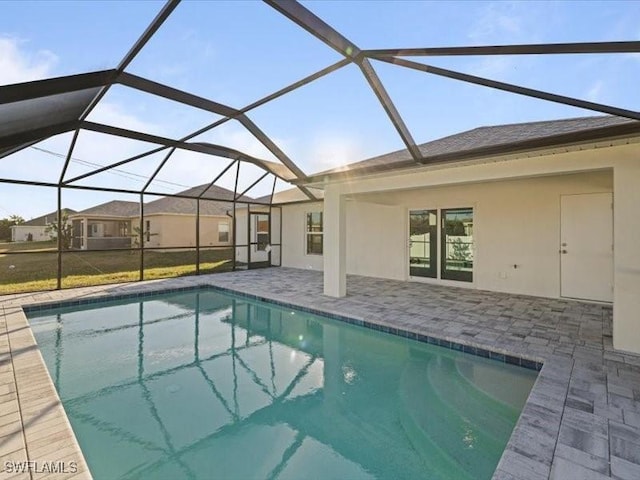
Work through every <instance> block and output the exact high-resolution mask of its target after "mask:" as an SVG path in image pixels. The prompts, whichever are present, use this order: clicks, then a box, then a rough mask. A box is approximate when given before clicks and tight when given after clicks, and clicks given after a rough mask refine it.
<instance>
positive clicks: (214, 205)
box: [70, 185, 250, 250]
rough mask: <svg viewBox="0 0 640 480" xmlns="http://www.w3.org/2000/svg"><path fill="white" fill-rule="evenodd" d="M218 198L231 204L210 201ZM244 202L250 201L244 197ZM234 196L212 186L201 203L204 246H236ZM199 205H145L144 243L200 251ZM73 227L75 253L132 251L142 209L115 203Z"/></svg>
mask: <svg viewBox="0 0 640 480" xmlns="http://www.w3.org/2000/svg"><path fill="white" fill-rule="evenodd" d="M206 187H207V185H200V186H197V187H193V188H190V189H188V190H185V191H183V192H180V193H179V194H178V195H194V196H195V195H199V194H200V193H201V192H202V191H203V190H204V188H206ZM208 198H216V199H222V200H228V202H225V201H214V200H208ZM241 200H250V199H249V198H248V197H242V199H241ZM232 201H233V192H231V191H229V190H227V189H225V188H222V187H218V186H212V187H211V188H209V189H208V190H207V192H206V193H205V195H203V197H202V199H201V201H200V246H201V247H210V246H224V245H229V246H231V245H232V244H233V238H232V231H233V228H232V224H233V204H232V203H231V202H232ZM196 204H197V202H196V200H195V199H189V198H179V197H161V198H159V199H157V200H154V201H151V202H148V203H145V204H144V222H143V229H142V231H143V237H144V246H145V247H157V248H172V247H195V246H196V213H197V212H196V210H197V206H196ZM70 219H71V220H72V222H73V243H72V246H73V248H75V249H83V250H99V249H111V248H130V247H134V246H135V245H136V243H137V236H136V232H139V231H140V204H139V203H138V202H127V201H121V200H114V201H111V202H107V203H103V204H101V205H97V206H95V207H91V208H88V209H86V210H82V211H80V212H78V213H76V214H75V215H73V216H71V217H70Z"/></svg>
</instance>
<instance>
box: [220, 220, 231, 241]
mask: <svg viewBox="0 0 640 480" xmlns="http://www.w3.org/2000/svg"><path fill="white" fill-rule="evenodd" d="M223 225H224V226H225V227H226V231H221V230H220V227H221V226H223ZM222 234H226V237H227V238H226V239H225V240H223V239H221V238H220V235H222ZM230 234H231V226H230V225H229V222H228V221H222V222H218V243H229V242H230V241H231V235H230Z"/></svg>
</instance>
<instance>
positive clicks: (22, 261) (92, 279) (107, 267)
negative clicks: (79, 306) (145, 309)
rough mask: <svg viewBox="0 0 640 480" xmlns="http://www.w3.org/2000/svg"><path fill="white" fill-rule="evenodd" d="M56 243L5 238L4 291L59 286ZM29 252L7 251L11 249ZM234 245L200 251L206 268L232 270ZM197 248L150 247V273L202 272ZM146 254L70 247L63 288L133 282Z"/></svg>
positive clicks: (0, 251)
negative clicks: (164, 248) (71, 248)
mask: <svg viewBox="0 0 640 480" xmlns="http://www.w3.org/2000/svg"><path fill="white" fill-rule="evenodd" d="M55 249H56V244H55V242H51V241H49V242H25V243H0V294H4V293H18V292H31V291H38V290H51V289H54V288H56V275H57V268H58V258H57V253H56V251H55ZM12 251H13V252H18V251H22V252H25V251H26V252H29V253H21V254H17V255H7V254H6V252H12ZM232 254H233V251H232V249H231V248H224V249H216V250H205V249H203V250H200V272H201V273H214V272H221V271H229V270H231V259H232ZM195 262H196V252H195V251H194V250H176V251H168V252H160V251H157V250H156V251H152V250H147V251H145V253H144V278H145V280H152V279H156V278H169V277H181V276H185V275H194V274H195V273H196V266H195ZM139 269H140V254H139V253H138V252H129V251H118V250H113V251H109V252H91V251H74V252H64V253H63V255H62V287H63V288H72V287H81V286H88V285H102V284H107V283H118V282H131V281H136V280H138V279H139V277H140V273H139Z"/></svg>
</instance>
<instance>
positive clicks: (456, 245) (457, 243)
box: [440, 208, 473, 282]
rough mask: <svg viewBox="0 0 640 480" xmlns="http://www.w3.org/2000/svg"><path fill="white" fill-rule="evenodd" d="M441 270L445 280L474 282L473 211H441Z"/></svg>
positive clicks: (455, 209)
mask: <svg viewBox="0 0 640 480" xmlns="http://www.w3.org/2000/svg"><path fill="white" fill-rule="evenodd" d="M440 215H441V218H442V229H441V234H440V238H441V242H442V250H441V255H442V259H441V262H440V263H441V265H440V267H441V270H440V278H442V279H445V280H461V281H464V282H471V281H473V209H472V208H448V209H443V210H441V211H440Z"/></svg>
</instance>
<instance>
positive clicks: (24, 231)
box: [11, 208, 76, 242]
mask: <svg viewBox="0 0 640 480" xmlns="http://www.w3.org/2000/svg"><path fill="white" fill-rule="evenodd" d="M63 212H64V213H66V214H67V215H72V214H74V213H76V211H75V210H71V209H69V208H65V209H63ZM64 213H63V217H62V218H63V219H64ZM57 219H58V212H57V211H55V212H51V213H47V214H46V215H42V216H41V217H37V218H33V219H31V220H29V221H27V222H24V223H21V224H20V225H14V226H12V227H11V241H12V242H28V241H32V242H44V241H47V240H51V239H53V238H56V236H57V235H56V231H55V230H52V229H51V228H50V225H51V224H52V223H54V222H56V221H57Z"/></svg>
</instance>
